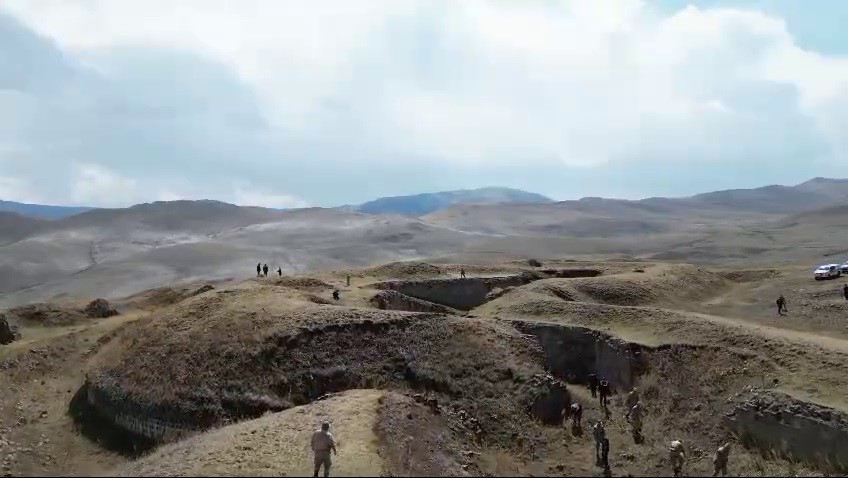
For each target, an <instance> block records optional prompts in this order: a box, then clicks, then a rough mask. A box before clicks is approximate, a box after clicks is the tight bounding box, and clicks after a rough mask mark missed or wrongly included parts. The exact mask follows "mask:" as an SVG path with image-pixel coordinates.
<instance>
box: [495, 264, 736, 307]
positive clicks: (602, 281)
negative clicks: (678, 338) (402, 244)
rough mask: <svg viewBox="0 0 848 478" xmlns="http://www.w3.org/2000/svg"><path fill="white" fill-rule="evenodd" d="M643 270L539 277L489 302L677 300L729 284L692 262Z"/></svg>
mask: <svg viewBox="0 0 848 478" xmlns="http://www.w3.org/2000/svg"><path fill="white" fill-rule="evenodd" d="M642 271H643V272H626V273H621V274H613V275H602V276H598V277H578V278H573V279H544V280H539V281H535V282H532V283H530V284H528V285H525V286H522V287H517V288H515V289H514V291H513V292H511V293H509V294H507V295H505V296H503V297H501V298H500V299H498V300H495V301H494V302H491V303H490V304H491V306H493V307H497V306H498V305H501V304H506V303H508V302H511V301H516V300H517V301H524V302H526V301H533V300H534V299H540V298H541V297H540V296H547V297H556V298H558V299H561V300H565V301H568V302H590V303H598V304H609V305H649V304H665V303H678V302H680V301H686V300H698V299H705V298H708V297H711V296H713V295H715V294H716V293H718V292H719V291H720V290H722V288H723V287H724V286H725V285H726V281H725V279H724V278H722V277H721V276H719V275H718V274H714V273H712V272H709V271H706V270H704V269H701V268H698V267H695V266H690V265H684V264H681V265H673V266H654V267H650V268H647V269H642ZM490 304H487V307H489V306H490Z"/></svg>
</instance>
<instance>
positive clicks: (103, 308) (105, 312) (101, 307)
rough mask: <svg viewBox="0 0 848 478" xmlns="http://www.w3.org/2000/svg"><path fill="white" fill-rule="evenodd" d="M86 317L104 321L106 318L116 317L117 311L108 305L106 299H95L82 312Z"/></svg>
mask: <svg viewBox="0 0 848 478" xmlns="http://www.w3.org/2000/svg"><path fill="white" fill-rule="evenodd" d="M83 312H84V313H85V315H86V317H89V318H92V319H105V318H107V317H112V316H115V315H118V311H117V310H115V308H114V307H112V305H111V304H109V301H107V300H106V299H95V300H93V301H91V303H89V304H88V305H87V306H86V307H85V310H84V311H83Z"/></svg>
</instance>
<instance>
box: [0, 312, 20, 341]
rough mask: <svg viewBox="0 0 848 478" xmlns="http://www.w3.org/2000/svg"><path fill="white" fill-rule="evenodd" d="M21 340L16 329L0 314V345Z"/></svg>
mask: <svg viewBox="0 0 848 478" xmlns="http://www.w3.org/2000/svg"><path fill="white" fill-rule="evenodd" d="M20 338H21V335H20V333H18V328H17V327H16V326H14V325H12V324H11V323H10V322H9V319H7V318H6V316H5V315H3V314H0V345H8V344H11V343H12V342H14V341H15V340H18V339H20Z"/></svg>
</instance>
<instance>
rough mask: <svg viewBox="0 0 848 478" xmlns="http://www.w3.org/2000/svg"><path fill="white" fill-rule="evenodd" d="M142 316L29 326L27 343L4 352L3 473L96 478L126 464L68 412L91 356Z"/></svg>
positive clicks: (0, 390) (0, 358)
mask: <svg viewBox="0 0 848 478" xmlns="http://www.w3.org/2000/svg"><path fill="white" fill-rule="evenodd" d="M139 317H140V315H139V314H137V313H129V314H125V315H120V316H116V317H111V318H109V319H99V320H92V321H91V322H90V323H88V324H81V325H73V326H68V327H25V328H23V330H22V335H23V339H22V340H20V341H18V342H14V343H13V344H11V345H8V346H4V347H2V348H0V354H2V355H0V373H2V374H3V378H4V380H6V381H7V382H4V383H3V386H2V387H0V403H2V404H3V406H2V407H0V472H2V473H9V474H12V475H49V474H54V473H62V474H91V473H97V472H100V471H102V470H104V469H108V468H110V467H113V466H115V465H116V464H119V463H123V462H125V461H126V459H125V458H124V457H122V456H119V455H116V454H114V453H111V452H108V451H106V450H104V449H103V448H101V447H99V446H98V445H97V444H96V443H93V442H91V441H90V440H88V439H87V438H84V437H83V436H81V435H80V434H79V433H77V431H76V429H75V426H74V423H73V421H72V420H71V418H70V417H69V416H68V413H67V410H68V403H69V402H70V400H71V397H72V396H73V394H74V393H75V392H76V391H77V390H78V389H79V387H80V386H81V385H82V383H83V381H84V380H85V372H86V357H87V352H88V351H89V350H90V349H91V348H92V347H93V346H94V345H95V344H96V343H97V340H98V339H100V338H101V337H103V336H104V335H106V334H108V333H110V332H112V331H114V330H116V329H118V328H120V327H122V326H124V325H126V324H128V323H131V322H133V321H134V320H137V319H138V318H139ZM7 383H8V385H7ZM7 404H8V406H7Z"/></svg>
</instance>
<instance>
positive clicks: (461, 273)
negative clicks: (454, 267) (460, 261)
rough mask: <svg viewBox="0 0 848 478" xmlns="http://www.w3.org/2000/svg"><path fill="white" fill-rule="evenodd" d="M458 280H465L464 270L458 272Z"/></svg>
mask: <svg viewBox="0 0 848 478" xmlns="http://www.w3.org/2000/svg"><path fill="white" fill-rule="evenodd" d="M459 278H460V279H465V269H460V270H459Z"/></svg>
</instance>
